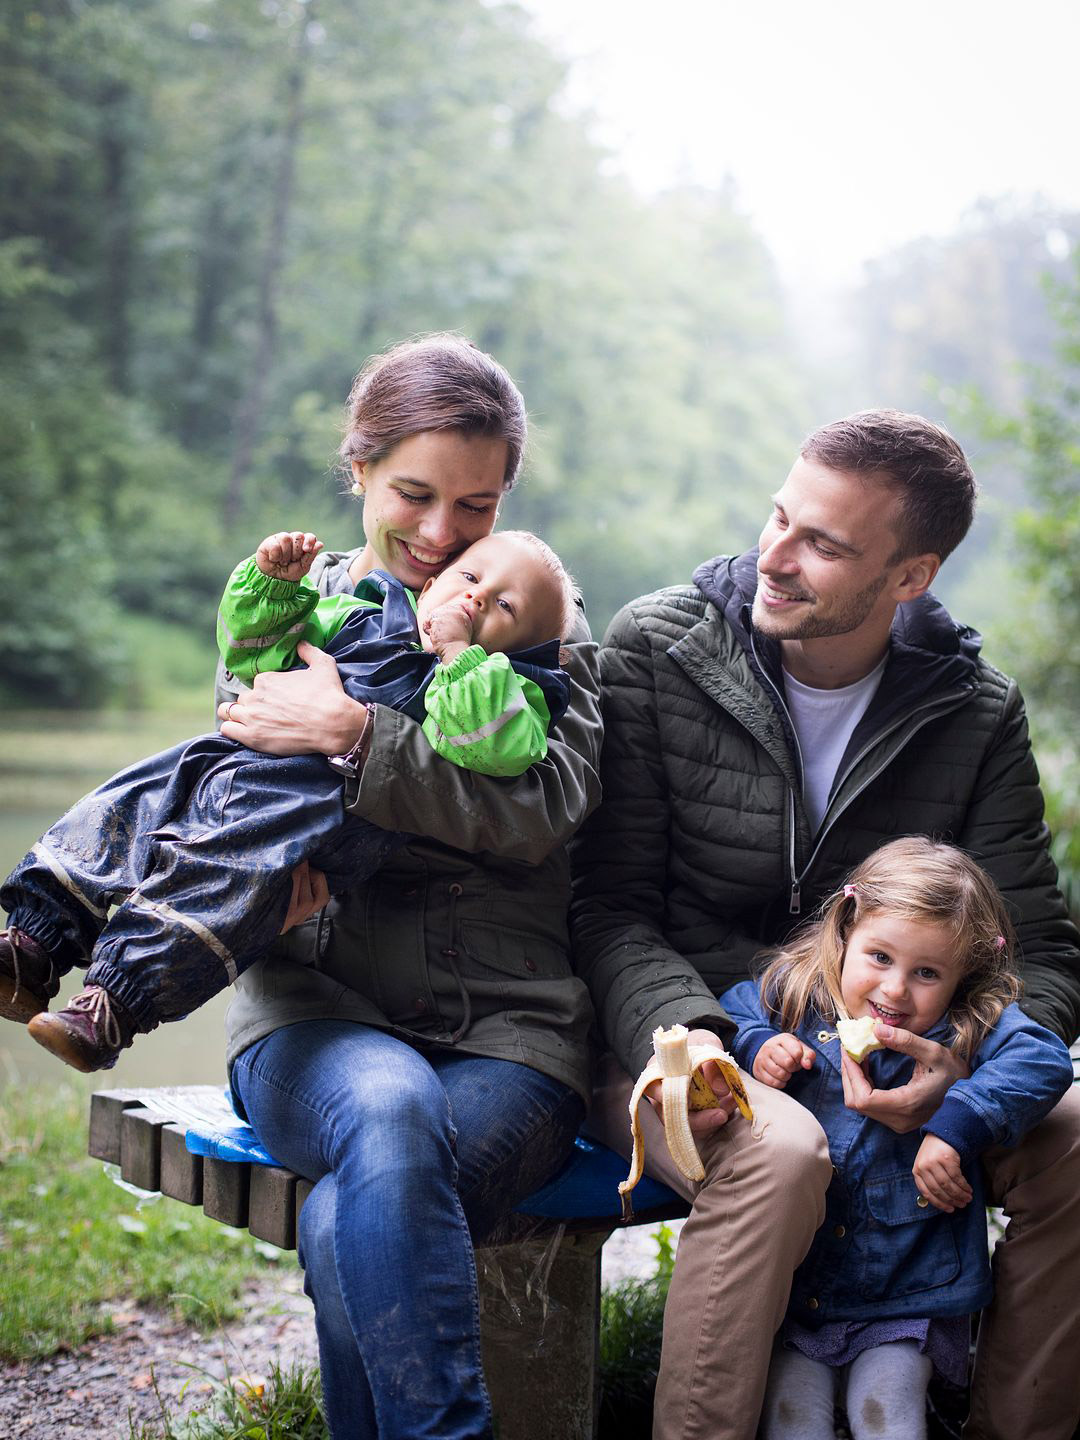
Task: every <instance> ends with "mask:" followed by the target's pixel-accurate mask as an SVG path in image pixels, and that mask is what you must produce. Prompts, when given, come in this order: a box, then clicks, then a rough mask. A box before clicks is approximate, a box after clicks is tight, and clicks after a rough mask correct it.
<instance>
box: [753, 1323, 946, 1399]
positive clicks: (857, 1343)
mask: <svg viewBox="0 0 1080 1440" xmlns="http://www.w3.org/2000/svg"><path fill="white" fill-rule="evenodd" d="M779 1339H780V1341H781V1342H782V1343H783V1344H784V1345H785V1346H788V1347H790V1348H791V1349H793V1350H799V1351H801V1352H802V1354H803V1355H805V1356H806V1357H807V1359H808V1360H817V1361H819V1362H820V1363H821V1364H823V1365H834V1366H840V1365H847V1364H849V1363H850V1362H851V1361H852V1360H854V1359H855V1357H856V1355H861V1354H862V1352H863V1351H864V1350H873V1349H876V1347H877V1346H878V1345H888V1344H890V1343H891V1342H892V1341H894V1340H914V1341H916V1342H917V1344H918V1346H919V1349H920V1350H921V1351H922V1353H923V1354H924V1355H929V1357H930V1360H931V1363H932V1364H933V1367H934V1369H935V1370H936V1371H937V1372H938V1374H939V1375H940V1376H941V1377H942V1379H944V1380H948V1381H949V1382H950V1383H951V1384H953V1385H966V1384H967V1375H968V1353H969V1350H970V1346H971V1317H970V1316H969V1315H949V1316H946V1317H944V1318H941V1319H936V1320H920V1319H918V1318H911V1319H907V1320H837V1321H835V1322H834V1323H833V1324H830V1325H822V1327H821V1329H820V1330H807V1329H806V1328H805V1327H804V1326H802V1325H800V1324H798V1323H797V1322H796V1321H794V1320H785V1321H784V1324H783V1326H782V1327H781V1330H780V1336H779Z"/></svg>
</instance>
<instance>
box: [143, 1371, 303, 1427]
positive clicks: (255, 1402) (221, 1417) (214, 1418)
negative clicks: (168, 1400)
mask: <svg viewBox="0 0 1080 1440" xmlns="http://www.w3.org/2000/svg"><path fill="white" fill-rule="evenodd" d="M157 1398H158V1408H159V1414H158V1417H157V1418H156V1419H155V1420H153V1421H150V1422H144V1423H143V1424H141V1425H140V1426H138V1427H136V1426H134V1425H132V1426H131V1427H130V1440H329V1434H330V1432H329V1430H328V1429H327V1428H326V1421H325V1420H324V1419H323V1414H322V1410H321V1409H320V1407H319V1400H320V1389H319V1379H318V1375H317V1374H315V1373H313V1372H311V1371H305V1370H303V1369H301V1368H299V1367H297V1368H295V1369H292V1370H287V1371H286V1370H281V1369H279V1368H278V1367H277V1366H273V1367H272V1368H271V1371H270V1376H269V1378H268V1379H267V1380H265V1381H255V1380H252V1379H240V1378H227V1379H226V1380H225V1382H224V1383H221V1382H215V1384H214V1392H213V1394H212V1396H211V1397H210V1399H209V1401H208V1403H207V1408H206V1409H200V1410H198V1411H196V1412H193V1413H191V1414H188V1415H184V1416H179V1415H176V1414H172V1413H170V1411H169V1407H168V1406H167V1405H166V1404H165V1401H164V1400H163V1399H162V1397H161V1395H160V1394H159V1395H158V1397H157Z"/></svg>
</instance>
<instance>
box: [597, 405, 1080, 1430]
mask: <svg viewBox="0 0 1080 1440" xmlns="http://www.w3.org/2000/svg"><path fill="white" fill-rule="evenodd" d="M975 488H976V487H975V482H974V477H973V476H972V473H971V470H970V467H969V466H968V464H967V461H966V460H965V458H964V455H963V452H962V451H961V449H960V447H959V446H958V445H957V444H956V442H955V440H953V439H952V437H951V436H950V435H948V434H947V433H946V432H945V431H944V430H942V429H941V428H940V427H938V426H936V425H933V424H931V423H930V422H929V421H926V420H924V419H922V418H921V417H920V416H915V415H907V414H903V413H900V412H897V411H889V410H883V411H867V412H863V413H861V414H858V415H854V416H851V417H850V418H848V419H847V420H841V421H838V422H836V423H835V424H832V425H827V426H825V427H823V428H822V429H820V430H818V431H815V432H814V433H813V434H812V435H811V436H810V437H809V438H808V440H807V441H806V442H805V444H804V445H803V448H802V451H801V454H800V456H799V458H798V459H797V460H796V462H795V465H794V467H793V469H792V471H791V473H790V474H789V476H788V477H787V480H786V481H785V482H784V485H783V486H782V488H781V489H780V491H779V493H778V494H777V495H776V496H775V498H774V502H773V510H772V514H771V515H770V517H769V519H768V521H767V522H766V525H765V528H764V530H763V531H762V534H761V540H760V545H759V549H758V551H756V552H751V553H749V554H746V555H742V556H738V557H734V558H729V557H721V558H718V559H714V560H710V561H708V562H706V564H704V565H702V566H701V567H700V568H699V569H698V571H697V572H696V573H695V575H694V583H693V585H689V586H676V587H672V588H671V589H667V590H661V591H657V592H656V593H654V594H652V595H647V596H644V597H642V598H641V599H640V600H637V601H634V602H633V603H632V604H631V605H629V606H627V607H626V608H625V609H624V610H622V611H621V612H620V614H619V615H617V616H616V618H615V620H614V621H613V622H612V625H611V628H610V631H609V633H608V636H607V639H606V642H605V646H604V651H603V654H602V665H603V671H602V675H603V687H604V706H605V725H606V732H605V742H604V757H603V767H602V780H603V786H604V802H603V805H602V806H601V809H600V810H599V811H598V812H597V813H596V814H595V815H594V816H593V818H592V820H591V821H590V823H589V824H588V825H587V826H586V828H585V830H584V831H583V832H582V834H581V837H580V840H579V842H578V844H577V848H576V853H575V868H576V881H575V900H574V910H573V924H574V937H575V948H576V954H577V958H578V963H579V967H580V971H581V973H582V974H583V975H584V976H585V978H586V979H587V980H588V982H589V984H590V987H591V990H592V993H593V999H594V1002H595V1005H596V1009H597V1014H598V1016H599V1019H600V1025H601V1029H602V1032H603V1037H604V1040H605V1041H606V1043H607V1045H608V1046H609V1047H610V1049H611V1051H612V1052H613V1057H612V1056H609V1057H608V1058H607V1060H606V1061H605V1069H604V1071H603V1074H602V1076H601V1083H600V1086H599V1087H598V1091H597V1098H596V1103H595V1106H594V1111H593V1114H592V1117H591V1121H590V1126H591V1128H592V1129H593V1130H594V1131H595V1132H596V1133H597V1134H598V1135H599V1136H600V1138H602V1139H604V1140H605V1141H607V1143H609V1144H612V1145H613V1146H615V1147H616V1148H619V1149H622V1150H623V1151H624V1152H626V1153H629V1147H628V1144H627V1141H628V1127H627V1124H626V1117H625V1111H623V1112H622V1113H620V1107H621V1106H622V1105H623V1104H624V1103H625V1098H626V1096H627V1095H628V1093H629V1085H630V1079H629V1077H630V1076H636V1075H637V1074H638V1073H639V1072H640V1070H641V1068H642V1066H643V1065H644V1063H645V1062H646V1060H647V1059H648V1057H649V1054H650V1052H651V1034H652V1031H653V1029H654V1028H655V1027H656V1026H658V1025H665V1026H667V1025H671V1024H673V1023H675V1022H681V1023H683V1024H685V1025H687V1026H689V1027H690V1028H691V1029H694V1028H700V1029H704V1030H706V1031H708V1032H711V1033H714V1034H719V1035H720V1036H721V1037H724V1036H725V1035H728V1034H730V1021H729V1020H728V1019H727V1017H726V1015H725V1013H724V1011H723V1009H722V1007H721V1006H720V1005H719V1003H718V1002H717V1000H716V998H715V997H716V996H717V995H718V994H720V993H722V992H723V991H724V990H725V989H726V988H727V987H728V986H729V985H731V984H733V983H735V982H736V981H738V980H741V979H744V978H745V977H746V975H747V974H748V973H749V969H750V965H751V961H752V960H753V958H754V955H755V954H756V953H757V952H758V951H759V950H761V949H763V948H764V947H767V946H771V945H775V944H777V943H778V942H779V941H781V940H782V939H783V938H784V937H785V936H786V935H787V934H789V933H790V931H791V930H792V929H793V928H794V927H795V926H796V925H797V924H798V923H799V921H800V919H801V918H805V917H806V916H807V915H809V914H810V913H812V911H813V910H814V909H815V907H816V906H817V905H818V903H819V902H820V901H821V900H822V899H823V898H824V897H825V896H827V895H828V894H830V893H831V892H832V891H833V890H834V889H835V888H836V886H837V885H838V884H839V883H840V882H841V880H842V877H843V876H844V875H845V874H846V873H847V872H848V871H849V870H850V869H851V867H852V866H853V865H854V864H856V863H857V862H858V861H860V860H862V859H863V858H864V857H865V856H866V855H868V854H869V853H870V852H871V851H872V850H874V849H875V848H876V847H877V846H878V845H880V844H882V843H883V842H884V841H886V840H888V839H892V838H894V837H896V836H897V835H902V834H909V833H926V834H931V835H934V836H935V837H936V838H939V839H942V840H949V841H951V842H952V843H954V844H956V845H959V846H961V847H962V848H963V849H965V850H967V851H968V852H970V853H971V854H972V855H973V856H974V858H976V859H977V860H978V861H980V863H982V864H983V865H984V866H985V867H986V869H987V870H988V871H989V872H990V874H991V875H992V876H993V878H994V879H995V881H996V882H997V884H998V886H999V888H1000V889H1001V890H1002V892H1003V894H1004V895H1005V898H1006V900H1007V901H1008V902H1009V904H1010V907H1011V910H1012V912H1013V914H1014V917H1015V921H1016V927H1017V931H1018V935H1019V940H1020V945H1021V947H1022V963H1023V971H1024V980H1025V995H1024V999H1023V1002H1022V1003H1023V1005H1024V1008H1025V1009H1027V1010H1028V1011H1029V1013H1030V1014H1031V1015H1032V1016H1033V1017H1034V1018H1036V1019H1037V1020H1039V1021H1040V1022H1041V1023H1042V1024H1045V1025H1047V1026H1048V1027H1049V1028H1051V1029H1052V1030H1054V1031H1056V1032H1057V1033H1058V1034H1059V1035H1061V1036H1062V1037H1063V1038H1064V1039H1065V1040H1066V1041H1067V1042H1071V1041H1072V1040H1073V1039H1074V1038H1075V1037H1076V1034H1077V1031H1078V1029H1080V952H1078V948H1077V947H1078V941H1080V937H1078V935H1077V933H1076V931H1075V929H1074V928H1073V926H1072V925H1071V924H1070V922H1069V919H1068V916H1067V913H1066V910H1065V907H1064V904H1063V902H1062V899H1061V896H1060V894H1059V893H1058V891H1057V888H1056V871H1055V868H1054V865H1053V862H1052V860H1051V858H1050V855H1049V851H1048V848H1047V847H1048V835H1047V831H1046V827H1045V825H1044V824H1043V819H1042V813H1043V809H1042V796H1041V794H1040V791H1039V785H1038V773H1037V770H1036V767H1035V762H1034V759H1033V757H1032V754H1031V749H1030V744H1029V741H1028V736H1027V727H1026V721H1025V718H1024V711H1023V705H1022V702H1021V699H1020V695H1019V693H1018V691H1017V688H1016V685H1015V683H1014V682H1012V681H1011V680H1009V679H1008V678H1007V677H1006V676H1003V675H1001V674H1000V673H999V672H998V671H996V670H994V669H992V668H991V667H990V666H989V665H987V664H986V663H985V662H984V661H983V660H982V659H981V658H980V656H979V648H980V639H979V636H978V635H976V634H975V633H974V632H973V631H971V630H969V629H967V628H965V627H963V626H960V625H957V624H955V623H954V622H953V621H952V620H951V619H950V617H949V616H948V615H947V613H946V612H945V611H944V609H943V608H942V607H941V606H940V605H939V604H938V602H937V601H935V600H934V599H933V597H932V596H931V595H930V594H929V593H928V587H929V586H930V584H931V583H932V581H933V579H934V576H935V575H936V573H937V570H938V567H939V565H940V564H941V561H942V560H944V559H945V558H946V556H947V555H948V554H949V553H950V552H951V550H952V549H953V548H954V547H955V546H956V545H957V544H958V543H959V542H960V540H961V539H962V538H963V536H964V534H965V533H966V531H967V529H968V527H969V525H970V522H971V517H972V513H973V508H974V500H975ZM878 1034H879V1037H880V1038H883V1039H885V1041H886V1043H888V1044H889V1045H890V1046H891V1047H892V1048H894V1049H900V1050H904V1051H906V1052H907V1053H908V1054H910V1055H912V1056H913V1057H914V1058H915V1061H916V1065H915V1070H914V1074H913V1078H912V1081H911V1082H910V1083H909V1084H908V1085H906V1086H904V1087H903V1088H902V1089H900V1090H896V1091H890V1092H879V1091H874V1090H872V1089H871V1088H870V1085H869V1082H865V1083H860V1081H859V1080H855V1081H851V1082H849V1091H850V1094H849V1103H850V1104H851V1105H853V1106H854V1107H855V1108H856V1109H859V1110H861V1111H863V1112H864V1113H866V1114H869V1115H871V1116H873V1117H874V1118H877V1119H880V1120H882V1121H883V1123H886V1124H889V1125H891V1126H893V1128H895V1129H897V1130H900V1131H906V1130H910V1129H914V1128H916V1127H917V1126H918V1125H920V1124H922V1123H923V1122H924V1121H925V1120H926V1119H928V1118H929V1116H930V1115H931V1114H932V1113H933V1112H934V1110H935V1109H936V1108H937V1106H938V1105H939V1104H940V1102H941V1098H942V1096H943V1095H944V1093H945V1090H946V1089H947V1088H948V1085H949V1084H950V1083H951V1082H952V1080H953V1079H955V1078H957V1076H958V1075H959V1074H960V1073H961V1071H960V1070H959V1068H958V1066H957V1063H956V1062H955V1060H954V1059H953V1058H952V1056H951V1055H950V1054H949V1052H947V1051H945V1050H943V1049H942V1048H941V1047H940V1046H937V1045H935V1044H933V1043H932V1042H928V1041H926V1040H924V1039H921V1038H920V1037H916V1036H912V1035H909V1034H908V1033H907V1032H905V1031H902V1030H891V1029H887V1028H886V1027H884V1026H879V1027H878ZM715 1088H717V1090H718V1091H719V1090H722V1088H723V1087H722V1086H721V1085H720V1084H718V1083H717V1084H716V1086H715ZM748 1089H749V1090H750V1092H751V1094H750V1098H751V1101H752V1103H753V1105H754V1109H755V1122H756V1123H755V1126H754V1128H753V1130H751V1127H749V1126H748V1125H747V1124H746V1122H745V1121H743V1120H741V1119H739V1118H736V1119H734V1120H730V1118H729V1117H730V1116H731V1112H732V1106H731V1104H730V1103H725V1104H723V1105H722V1106H721V1107H720V1108H719V1109H718V1110H716V1111H706V1112H701V1113H700V1114H698V1115H697V1116H695V1117H694V1118H693V1122H692V1123H693V1127H694V1129H695V1132H696V1134H697V1139H698V1146H699V1149H700V1150H701V1153H702V1159H703V1161H704V1163H705V1167H706V1179H705V1181H704V1182H703V1183H702V1185H701V1186H700V1187H688V1186H687V1184H686V1182H685V1181H683V1180H682V1179H681V1177H679V1176H678V1173H677V1172H676V1171H675V1170H674V1168H673V1167H672V1166H671V1164H670V1160H669V1157H668V1155H667V1150H666V1146H665V1145H664V1144H663V1140H662V1130H661V1127H660V1122H659V1119H658V1117H656V1116H654V1115H650V1116H647V1117H645V1118H646V1122H647V1128H648V1129H649V1130H650V1131H651V1133H649V1134H648V1135H647V1151H646V1153H647V1156H648V1159H649V1162H650V1163H649V1168H650V1170H651V1171H652V1173H654V1174H656V1175H657V1176H658V1177H659V1178H662V1179H664V1180H666V1181H667V1182H668V1183H669V1184H671V1185H672V1186H673V1188H676V1189H679V1190H681V1191H682V1193H684V1194H686V1195H687V1197H688V1198H690V1199H692V1200H693V1202H694V1208H693V1213H692V1215H691V1218H690V1220H689V1221H688V1222H687V1225H686V1228H685V1230H684V1231H683V1235H682V1238H681V1242H680V1247H679V1254H678V1261H677V1263H676V1267H675V1276H674V1280H673V1283H672V1288H671V1293H670V1296H669V1302H668V1307H667V1316H666V1319H665V1332H664V1352H663V1358H662V1362H661V1373H660V1378H659V1383H658V1387H657V1402H656V1421H655V1429H654V1435H655V1436H656V1437H657V1440H673V1437H680V1440H689V1437H691V1436H693V1437H698V1436H701V1437H706V1436H707V1437H710V1440H717V1437H731V1440H751V1437H752V1436H753V1435H754V1433H755V1428H756V1422H757V1416H758V1413H759V1410H760V1406H761V1399H762V1395H763V1390H764V1382H765V1375H766V1371H767V1367H768V1361H769V1351H770V1348H771V1342H772V1336H773V1334H774V1333H775V1330H776V1328H777V1327H778V1325H779V1323H780V1321H781V1320H782V1318H783V1316H784V1313H785V1310H786V1306H787V1301H788V1295H789V1291H790V1281H791V1273H792V1270H793V1269H794V1268H795V1266H797V1265H798V1263H799V1261H800V1260H801V1258H802V1256H803V1254H804V1253H805V1251H806V1248H807V1247H808V1245H809V1243H810V1238H811V1236H812V1235H813V1232H814V1230H815V1229H816V1227H817V1225H818V1224H819V1223H820V1221H821V1217H822V1214H823V1196H824V1191H825V1188H826V1186H827V1184H828V1180H829V1177H830V1174H831V1167H830V1165H829V1161H828V1153H827V1148H826V1147H825V1146H824V1137H823V1136H822V1134H821V1131H820V1128H819V1127H818V1126H817V1122H816V1121H814V1120H813V1117H812V1116H810V1115H809V1114H808V1112H806V1111H803V1110H801V1109H800V1107H799V1106H797V1105H796V1104H795V1103H794V1102H792V1101H791V1100H789V1099H788V1097H787V1096H785V1095H784V1094H783V1093H782V1092H780V1091H776V1090H771V1089H769V1088H768V1087H765V1086H762V1085H758V1084H756V1083H755V1082H754V1081H753V1080H749V1081H748ZM762 1136H763V1138H758V1137H762ZM984 1163H985V1166H986V1170H987V1178H988V1193H989V1194H990V1195H991V1196H993V1197H994V1200H995V1203H998V1204H1002V1205H1003V1206H1004V1207H1005V1208H1006V1210H1007V1212H1008V1213H1009V1214H1010V1216H1011V1218H1012V1224H1011V1225H1010V1228H1009V1230H1008V1232H1007V1234H1008V1238H1007V1240H1006V1242H1005V1243H1004V1244H1003V1245H1001V1246H999V1247H998V1252H997V1255H996V1258H995V1278H996V1286H997V1298H996V1300H995V1304H994V1306H993V1307H992V1309H991V1310H989V1311H987V1312H986V1313H985V1314H984V1316H983V1319H982V1325H981V1328H980V1336H979V1354H978V1359H977V1364H976V1371H975V1377H974V1383H973V1398H972V1414H971V1418H970V1420H969V1422H968V1428H967V1430H966V1431H965V1434H966V1435H967V1436H969V1437H978V1440H1019V1437H1021V1436H1022V1437H1025V1440H1068V1437H1071V1435H1072V1433H1073V1429H1074V1427H1075V1425H1076V1422H1077V1419H1078V1418H1080V1363H1078V1360H1080V1318H1078V1317H1080V1306H1078V1305H1077V1302H1076V1299H1075V1294H1076V1288H1077V1282H1078V1280H1080V1103H1078V1099H1077V1095H1076V1092H1075V1091H1074V1092H1073V1094H1072V1095H1071V1096H1068V1097H1066V1099H1065V1100H1064V1101H1063V1102H1062V1103H1061V1105H1059V1106H1058V1107H1057V1109H1055V1111H1054V1112H1053V1113H1052V1114H1051V1115H1050V1116H1049V1117H1047V1119H1046V1120H1045V1121H1044V1122H1043V1123H1042V1124H1041V1125H1040V1126H1038V1127H1037V1128H1036V1129H1035V1130H1034V1131H1032V1132H1031V1133H1030V1135H1029V1136H1028V1137H1027V1139H1026V1140H1025V1142H1024V1143H1023V1145H1021V1146H1019V1147H1017V1148H1016V1149H1015V1150H1013V1151H1010V1152H1004V1151H990V1152H988V1153H987V1155H986V1157H985V1160H984Z"/></svg>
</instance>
